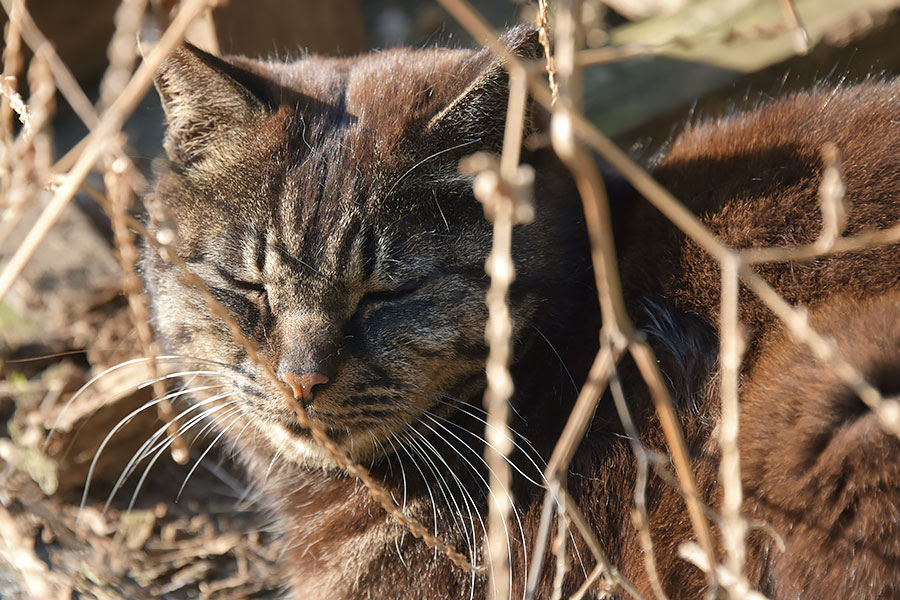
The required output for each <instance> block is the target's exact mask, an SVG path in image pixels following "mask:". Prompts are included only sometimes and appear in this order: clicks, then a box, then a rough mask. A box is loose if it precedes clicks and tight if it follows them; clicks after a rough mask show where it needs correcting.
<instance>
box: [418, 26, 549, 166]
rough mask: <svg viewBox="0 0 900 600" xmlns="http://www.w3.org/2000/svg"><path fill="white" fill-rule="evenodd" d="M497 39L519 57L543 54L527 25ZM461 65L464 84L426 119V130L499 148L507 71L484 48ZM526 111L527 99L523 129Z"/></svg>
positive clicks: (535, 35) (503, 119)
mask: <svg viewBox="0 0 900 600" xmlns="http://www.w3.org/2000/svg"><path fill="white" fill-rule="evenodd" d="M500 41H501V42H502V43H503V44H504V45H505V46H506V47H507V48H508V49H509V51H510V53H512V54H513V55H514V56H516V57H518V58H521V59H525V60H534V59H538V58H540V57H541V56H542V55H543V48H542V46H541V43H540V40H539V38H538V30H537V29H535V28H534V27H532V26H530V25H520V26H518V27H515V28H513V29H510V30H508V31H507V32H505V33H504V34H503V35H502V36H501V37H500ZM461 67H462V68H461V73H462V74H463V78H462V79H463V81H464V82H465V83H467V85H466V86H465V87H464V89H462V90H461V91H460V93H459V94H458V95H457V96H456V97H455V98H454V99H453V100H452V101H451V102H450V103H449V104H448V105H446V107H445V108H444V109H443V110H441V111H440V112H439V113H438V114H437V115H435V116H434V117H433V118H432V119H431V120H430V121H429V123H428V125H427V126H426V133H427V134H434V135H437V136H440V137H442V138H444V139H460V140H461V141H469V140H476V139H478V140H480V141H481V144H482V145H483V146H485V147H488V148H494V149H499V146H500V144H501V143H502V140H503V129H504V124H505V122H506V108H507V104H508V101H509V73H508V72H507V71H506V68H505V66H504V61H503V59H502V58H500V57H498V56H497V55H495V54H494V53H493V52H491V50H490V49H487V48H485V49H483V50H481V51H479V52H477V53H476V54H474V55H473V56H471V57H470V58H469V59H467V60H466V61H465V63H464V64H463V65H461ZM530 113H531V110H530V101H529V110H528V111H527V113H526V128H528V127H529V126H530V121H531V115H530Z"/></svg>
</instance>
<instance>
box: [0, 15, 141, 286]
mask: <svg viewBox="0 0 900 600" xmlns="http://www.w3.org/2000/svg"><path fill="white" fill-rule="evenodd" d="M14 3H15V4H14ZM0 5H2V6H3V9H4V10H5V11H6V14H7V15H8V16H9V17H10V22H12V21H15V22H16V26H17V28H18V29H21V37H22V39H24V40H25V42H26V43H27V44H28V45H29V46H30V47H31V49H32V50H33V51H34V52H35V53H37V52H38V51H39V50H41V51H43V52H46V58H47V62H48V64H49V66H50V70H51V71H52V73H53V77H54V78H55V79H56V85H57V87H58V88H59V93H60V94H61V95H62V97H63V98H65V100H66V102H68V104H69V106H71V107H72V110H73V112H74V113H75V114H76V115H77V116H78V118H79V119H81V122H82V123H84V125H85V127H87V129H88V131H93V130H94V128H95V127H97V125H98V124H99V122H100V117H99V116H98V115H97V111H96V110H95V109H94V107H93V105H92V104H91V101H90V100H89V99H88V97H87V94H85V93H84V90H82V89H81V86H80V85H79V84H78V81H76V79H75V76H74V75H72V72H71V71H70V70H69V68H68V67H67V66H66V65H65V63H64V62H63V61H62V59H61V58H60V57H59V55H58V54H57V53H56V50H54V48H53V44H52V43H51V42H50V41H49V40H48V39H47V38H46V36H44V34H43V33H41V30H40V29H38V26H37V25H36V24H35V22H34V19H33V18H32V17H31V14H30V13H29V12H28V10H27V9H26V8H25V5H24V0H0ZM17 5H18V8H16V12H15V15H14V14H13V8H14V7H16V6H17ZM87 140H88V138H84V139H82V140H81V142H79V143H78V144H76V145H75V147H74V148H72V150H70V151H69V152H68V153H67V154H66V156H65V157H64V158H63V159H62V160H60V162H59V163H58V164H57V165H56V167H55V168H54V172H56V173H62V172H64V171H68V170H69V169H70V168H71V167H72V165H73V164H74V161H75V158H76V157H77V156H80V154H81V150H83V149H84V147H85V146H86V145H87V144H86V143H85V142H86V141H87ZM119 157H120V158H124V159H125V160H127V161H128V176H129V181H130V183H131V185H132V187H133V188H134V190H135V192H138V193H142V192H143V191H144V189H145V188H146V186H147V181H146V179H144V176H143V175H142V174H141V173H140V171H138V170H137V168H135V166H134V164H133V163H132V161H131V159H130V158H129V157H128V156H126V155H125V154H121V155H120V156H119ZM0 296H2V294H0Z"/></svg>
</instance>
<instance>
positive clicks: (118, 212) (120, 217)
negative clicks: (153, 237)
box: [105, 159, 188, 465]
mask: <svg viewBox="0 0 900 600" xmlns="http://www.w3.org/2000/svg"><path fill="white" fill-rule="evenodd" d="M126 168H127V166H126V165H125V164H124V161H122V160H119V159H116V160H114V161H113V163H112V165H111V166H110V168H109V169H108V170H107V172H106V177H105V182H106V189H107V192H108V193H109V195H110V198H111V201H110V207H111V209H112V212H111V214H110V217H111V221H112V228H113V235H114V239H115V244H116V249H117V250H118V255H119V264H120V266H121V267H122V274H123V276H124V278H125V282H124V285H123V288H124V291H125V295H126V297H127V298H128V307H129V310H130V312H131V322H132V324H133V325H134V328H135V330H136V331H137V334H138V340H139V341H140V344H141V351H142V352H143V354H144V356H145V357H146V358H147V374H148V376H149V378H150V379H151V380H152V381H153V393H154V394H155V395H156V397H157V398H158V399H159V401H158V403H157V405H156V410H157V414H158V415H159V418H160V420H161V421H162V422H164V423H167V424H168V429H167V431H168V435H169V439H170V440H171V441H172V444H171V453H172V460H174V461H175V462H176V463H178V464H182V465H183V464H186V463H187V460H188V448H187V444H185V442H184V439H183V438H182V437H181V436H180V435H179V434H178V425H177V423H176V422H175V420H174V417H175V411H174V409H173V408H172V403H171V402H170V401H169V400H167V399H166V393H167V390H166V384H165V382H164V380H163V379H162V378H160V377H159V369H158V366H157V362H156V356H157V354H159V353H158V352H157V351H156V349H155V348H154V344H153V333H152V332H151V331H150V314H149V312H148V311H147V305H146V303H145V302H144V284H143V282H142V280H141V278H140V277H138V275H137V261H138V252H137V248H135V245H134V235H133V234H132V233H131V230H130V229H129V228H128V225H127V224H126V222H125V216H126V215H127V214H128V209H129V207H130V206H131V202H132V198H133V196H132V190H131V187H130V186H128V184H127V183H126V181H125V170H126Z"/></svg>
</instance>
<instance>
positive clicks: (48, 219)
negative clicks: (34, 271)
mask: <svg viewBox="0 0 900 600" xmlns="http://www.w3.org/2000/svg"><path fill="white" fill-rule="evenodd" d="M0 1H2V2H8V0H0ZM207 2H209V0H185V2H184V3H183V4H182V5H181V9H180V10H179V11H178V15H177V16H176V17H175V19H173V21H172V25H170V26H169V28H168V29H167V30H166V32H165V34H163V36H162V38H161V39H160V41H159V44H157V46H156V47H155V48H153V51H152V52H151V53H150V55H149V56H148V57H147V59H146V60H145V61H144V62H143V63H141V66H140V67H139V68H138V70H137V71H136V72H135V74H134V76H133V77H132V78H131V80H130V81H129V82H128V85H127V86H126V87H125V89H124V90H123V91H122V95H120V96H119V97H118V98H116V101H115V102H114V103H113V104H112V106H110V107H109V110H107V111H106V113H104V115H103V118H102V119H101V120H100V122H99V123H98V124H97V126H96V127H95V128H94V130H93V131H92V132H91V133H90V134H89V141H88V143H87V144H86V145H85V148H84V152H83V153H82V154H81V156H79V157H78V160H77V161H76V163H75V166H73V167H72V170H71V171H69V173H68V175H66V177H65V180H64V181H63V183H62V184H61V185H60V186H59V188H58V189H57V190H56V193H55V194H54V196H53V199H52V200H51V201H50V203H49V204H48V205H47V207H46V208H45V209H44V212H42V213H41V215H40V216H39V217H38V219H37V221H36V222H35V224H34V226H33V227H32V228H31V230H30V231H29V232H28V235H26V236H25V239H24V240H23V241H22V244H21V245H20V246H19V247H18V248H17V249H16V252H15V254H13V256H12V258H10V260H9V262H8V263H7V264H6V267H5V268H4V269H3V272H2V273H0V299H2V298H3V297H4V296H5V295H6V293H7V292H8V291H9V288H10V287H11V286H12V284H13V282H14V281H15V279H16V278H17V277H18V276H19V273H20V272H21V271H22V269H23V268H24V267H25V264H26V263H27V262H28V260H29V259H30V258H31V256H32V255H33V254H34V251H35V250H36V249H37V246H38V244H40V243H41V240H43V239H44V236H45V235H47V232H48V231H50V228H51V227H53V225H54V224H55V223H56V221H57V219H59V217H60V215H61V214H62V212H63V210H64V209H65V208H66V206H68V204H69V201H70V200H71V199H72V198H73V197H74V196H75V193H76V191H77V190H78V188H79V187H81V183H82V182H83V181H84V179H85V177H87V174H88V173H89V172H90V171H91V169H92V168H93V167H94V163H95V162H96V161H97V160H98V159H99V158H100V155H101V154H102V153H103V152H104V150H105V148H106V145H107V143H108V139H109V138H110V137H111V136H113V135H115V134H116V133H117V132H118V131H119V130H120V129H121V128H122V126H123V125H124V124H125V120H126V119H127V118H128V117H129V116H130V115H131V113H132V112H133V111H134V109H135V108H137V104H138V102H140V100H141V99H142V98H143V97H144V94H146V93H147V90H148V89H149V87H150V84H151V82H152V81H153V76H154V74H155V73H156V69H157V68H158V67H159V65H160V64H161V63H162V61H163V60H164V59H165V57H166V56H167V55H168V54H169V52H170V51H171V50H172V48H174V47H175V45H176V44H178V43H180V42H181V40H182V39H183V36H184V31H185V29H187V26H188V25H189V24H190V22H191V20H193V18H194V17H196V16H197V15H198V14H200V12H202V10H203V9H204V8H205V7H206V5H207ZM54 56H55V55H54ZM51 65H52V62H51Z"/></svg>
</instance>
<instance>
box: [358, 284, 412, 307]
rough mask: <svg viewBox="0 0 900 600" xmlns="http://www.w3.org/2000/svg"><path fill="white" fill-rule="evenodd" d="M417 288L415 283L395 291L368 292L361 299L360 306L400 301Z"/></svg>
mask: <svg viewBox="0 0 900 600" xmlns="http://www.w3.org/2000/svg"><path fill="white" fill-rule="evenodd" d="M419 288H420V285H419V282H415V283H411V284H409V285H404V286H401V287H399V288H395V289H389V290H377V291H372V292H368V293H367V294H366V295H364V296H363V297H362V300H361V301H360V304H379V303H381V302H392V301H395V300H400V299H402V298H406V297H407V296H410V295H412V294H413V293H415V292H416V291H418V289H419Z"/></svg>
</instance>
